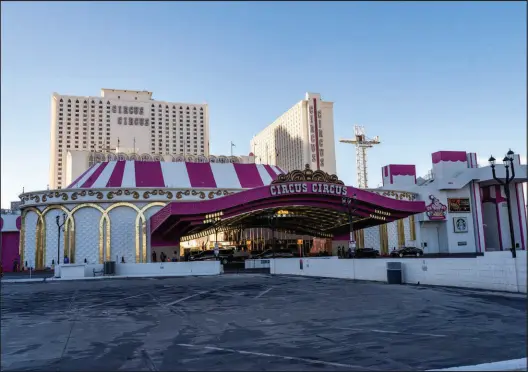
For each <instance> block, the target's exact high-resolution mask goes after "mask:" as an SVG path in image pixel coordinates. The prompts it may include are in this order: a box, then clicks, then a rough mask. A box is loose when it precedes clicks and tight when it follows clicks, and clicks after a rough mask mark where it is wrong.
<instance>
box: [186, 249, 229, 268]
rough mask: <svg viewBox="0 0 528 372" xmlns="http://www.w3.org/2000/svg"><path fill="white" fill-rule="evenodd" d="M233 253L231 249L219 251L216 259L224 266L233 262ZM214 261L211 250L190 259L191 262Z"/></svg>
mask: <svg viewBox="0 0 528 372" xmlns="http://www.w3.org/2000/svg"><path fill="white" fill-rule="evenodd" d="M234 253H235V251H234V250H233V249H219V250H218V258H219V259H220V261H221V262H222V264H226V263H228V262H231V261H233V257H234ZM215 259H216V257H215V254H214V250H213V249H211V250H207V251H203V252H201V253H199V254H197V255H194V256H192V257H191V261H212V260H215Z"/></svg>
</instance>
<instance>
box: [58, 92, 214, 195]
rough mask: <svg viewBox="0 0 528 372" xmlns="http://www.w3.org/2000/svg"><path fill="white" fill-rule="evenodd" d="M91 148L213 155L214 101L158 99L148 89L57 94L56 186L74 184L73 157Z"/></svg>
mask: <svg viewBox="0 0 528 372" xmlns="http://www.w3.org/2000/svg"><path fill="white" fill-rule="evenodd" d="M90 152H99V153H101V152H103V153H104V152H114V153H119V152H121V153H128V154H132V153H134V154H138V155H140V154H150V155H168V154H173V155H175V154H181V155H184V156H187V155H193V156H209V113H208V106H207V104H195V103H180V102H165V101H156V100H153V99H152V92H147V91H134V90H118V89H101V96H100V97H83V96H67V95H60V94H57V93H54V94H53V96H52V99H51V157H50V170H49V187H50V189H57V188H62V187H65V186H68V185H67V182H68V180H69V179H70V178H71V176H72V175H71V174H70V175H69V177H67V176H66V173H67V172H66V171H67V164H66V162H67V159H68V157H70V159H71V157H72V156H74V157H75V156H77V157H79V156H80V155H82V157H87V154H88V153H90ZM87 166H88V164H86V168H87ZM82 171H84V169H83V170H82ZM78 172H79V170H75V173H78ZM69 173H71V170H70V171H69Z"/></svg>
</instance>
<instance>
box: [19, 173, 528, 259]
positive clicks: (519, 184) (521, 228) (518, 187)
mask: <svg viewBox="0 0 528 372" xmlns="http://www.w3.org/2000/svg"><path fill="white" fill-rule="evenodd" d="M519 190H521V194H519ZM515 191H516V192H515V194H516V195H517V215H518V216H519V230H520V231H521V248H522V250H523V251H524V250H525V249H526V247H525V242H524V226H526V224H523V219H522V215H521V213H523V212H521V199H522V196H524V195H523V190H522V183H516V184H515ZM521 195H522V196H521ZM522 209H524V208H522ZM523 214H524V213H523ZM19 218H20V217H19ZM525 221H526V220H525Z"/></svg>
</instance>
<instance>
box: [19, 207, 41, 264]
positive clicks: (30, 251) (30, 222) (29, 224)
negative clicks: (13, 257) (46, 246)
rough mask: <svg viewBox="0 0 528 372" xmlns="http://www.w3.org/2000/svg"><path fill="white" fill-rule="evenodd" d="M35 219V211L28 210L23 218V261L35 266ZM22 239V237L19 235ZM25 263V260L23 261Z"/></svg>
mask: <svg viewBox="0 0 528 372" xmlns="http://www.w3.org/2000/svg"><path fill="white" fill-rule="evenodd" d="M37 221H38V215H37V214H36V213H35V212H32V211H30V212H28V213H27V214H26V217H25V219H24V225H25V228H24V261H27V263H28V266H30V267H35V264H36V262H35V253H36V252H35V247H36V244H37ZM20 238H21V239H22V237H20ZM24 265H25V262H24Z"/></svg>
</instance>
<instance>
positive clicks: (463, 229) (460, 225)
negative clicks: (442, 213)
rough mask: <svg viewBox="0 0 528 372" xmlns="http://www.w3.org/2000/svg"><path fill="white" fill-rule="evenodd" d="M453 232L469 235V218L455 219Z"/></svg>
mask: <svg viewBox="0 0 528 372" xmlns="http://www.w3.org/2000/svg"><path fill="white" fill-rule="evenodd" d="M453 231H454V232H456V233H467V232H468V222H467V217H454V218H453Z"/></svg>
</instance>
